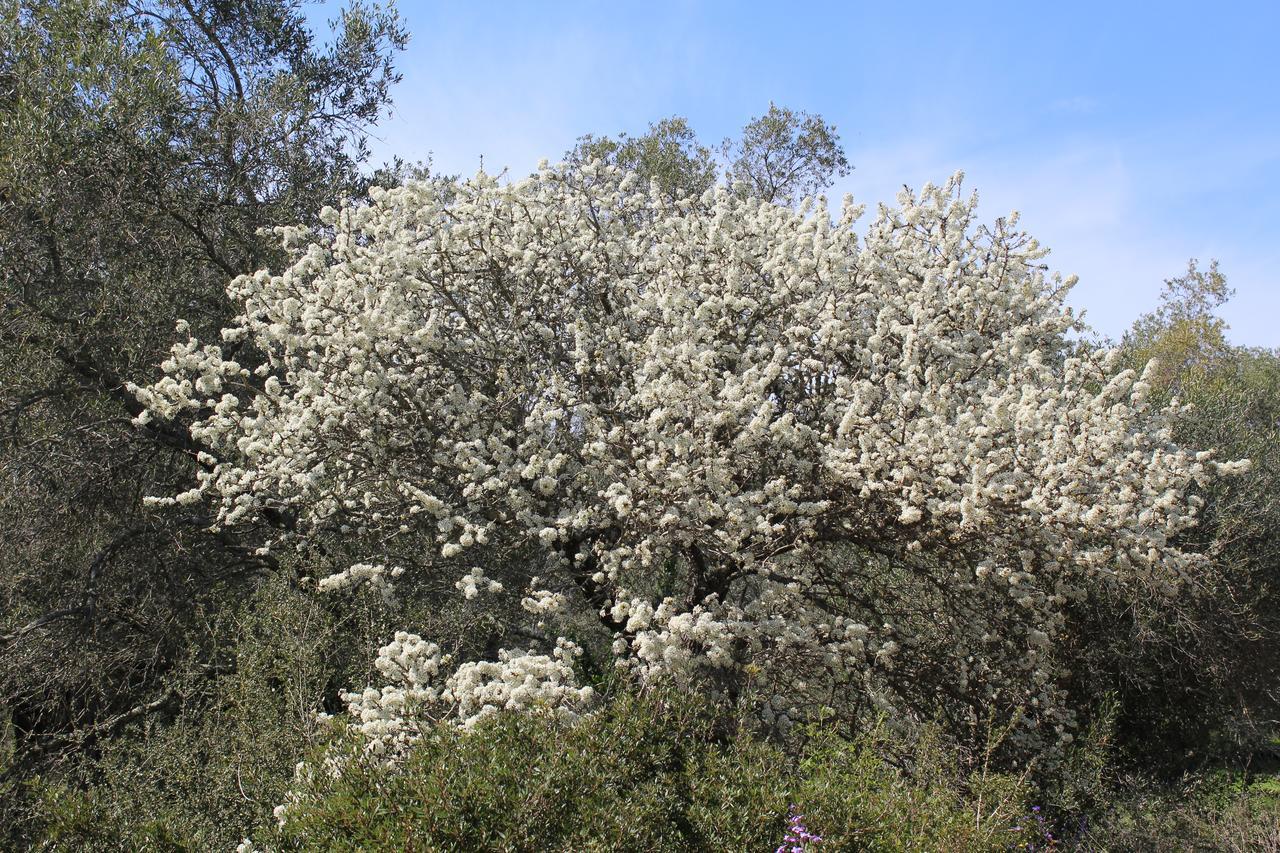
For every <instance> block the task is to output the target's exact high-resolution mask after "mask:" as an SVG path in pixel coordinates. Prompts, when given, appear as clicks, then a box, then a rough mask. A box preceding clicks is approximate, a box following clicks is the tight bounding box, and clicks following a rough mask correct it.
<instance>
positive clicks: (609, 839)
mask: <svg viewBox="0 0 1280 853" xmlns="http://www.w3.org/2000/svg"><path fill="white" fill-rule="evenodd" d="M886 746H887V744H885V743H883V742H877V734H876V733H875V732H874V731H873V732H872V733H870V734H868V735H866V736H864V737H860V738H859V739H858V740H856V741H853V742H849V741H845V740H842V739H840V738H837V737H835V736H833V735H831V734H830V733H828V732H824V731H821V730H815V731H814V732H813V733H812V735H811V736H809V737H806V738H804V740H803V746H802V747H799V748H798V750H797V751H796V752H794V753H792V752H789V751H788V750H786V749H784V748H782V747H781V746H779V745H777V744H774V743H770V742H767V741H764V740H761V739H759V738H758V737H756V736H754V735H753V734H752V733H751V732H750V731H749V730H747V729H745V728H742V727H740V726H739V725H737V724H736V723H734V722H733V721H732V717H731V716H728V715H726V714H725V713H724V709H716V708H714V707H712V706H710V705H709V704H708V703H707V702H706V701H705V700H697V699H694V698H692V697H690V696H689V695H688V694H685V693H676V692H661V693H657V694H653V695H648V696H643V697H634V696H624V697H620V698H618V699H617V700H616V701H613V702H611V703H610V704H608V705H607V707H605V708H604V709H603V710H601V711H600V712H599V713H598V714H595V715H593V716H591V717H589V718H587V719H583V720H581V721H579V722H577V723H575V724H572V725H568V726H565V725H562V724H561V723H559V722H557V721H555V720H553V719H550V718H546V717H536V716H527V715H520V716H517V715H505V716H501V717H498V718H495V719H494V720H491V721H487V722H486V723H484V724H482V725H481V726H479V727H478V728H477V729H476V730H475V731H474V732H472V733H463V732H460V731H459V730H458V729H457V728H455V727H452V726H443V725H442V726H438V727H436V728H435V729H433V730H432V732H431V733H430V734H429V735H427V736H426V737H424V738H423V739H422V740H421V741H419V743H418V744H417V746H416V747H415V749H414V751H413V752H412V754H411V755H410V757H409V758H408V759H407V761H406V762H405V763H404V765H403V766H401V767H400V768H399V769H398V771H396V772H394V773H388V772H387V770H386V769H385V767H383V765H382V764H381V763H378V762H373V763H367V762H362V761H361V760H360V759H359V758H358V755H359V749H360V744H358V743H357V744H354V745H352V747H351V748H353V749H354V750H356V757H353V758H352V763H351V764H349V765H348V769H347V771H346V772H345V773H343V774H342V775H341V776H340V777H338V778H336V779H335V778H329V777H328V776H327V775H326V774H324V773H318V774H316V775H315V776H314V777H313V782H312V783H311V785H310V786H308V788H307V790H306V795H305V797H303V798H302V800H301V802H300V804H299V805H298V806H297V807H296V808H295V809H293V810H292V811H291V812H290V813H289V818H288V821H287V823H286V824H285V829H284V832H283V834H282V835H281V836H280V837H279V838H277V837H276V836H275V835H274V834H273V833H270V832H268V833H265V834H263V836H262V838H263V840H265V841H268V842H270V843H271V844H278V845H279V846H280V847H281V848H282V849H286V850H289V849H300V850H301V849H311V848H312V847H313V846H314V844H315V843H316V839H322V838H323V839H328V841H327V842H326V843H327V844H328V845H329V846H330V848H331V849H349V850H360V849H396V850H400V849H409V850H412V849H422V850H427V849H430V850H456V851H468V850H528V851H534V850H539V851H541V850H565V851H569V850H726V851H729V850H763V849H772V848H773V847H775V846H777V844H778V843H779V842H780V841H781V839H782V838H783V836H784V835H785V833H786V822H787V815H788V809H789V806H790V805H791V804H798V805H799V807H800V808H801V810H802V811H803V812H804V814H805V816H806V823H807V825H808V827H809V828H810V829H811V830H813V831H814V832H817V833H818V834H820V835H821V836H822V837H823V839H824V843H825V844H826V845H827V846H828V847H829V848H830V849H833V850H846V849H865V850H920V849H927V850H1006V849H1008V847H1009V845H1010V844H1011V843H1017V842H1018V841H1020V840H1021V839H1022V838H1023V834H1021V833H1020V832H1019V831H1018V830H1016V829H1014V827H1016V826H1018V825H1019V823H1020V818H1021V817H1022V816H1023V814H1024V813H1025V812H1026V808H1025V806H1026V797H1027V795H1028V788H1027V785H1026V784H1025V779H1020V778H1018V777H1011V776H1003V775H998V774H994V773H990V774H988V773H983V772H982V771H981V769H978V770H976V771H974V770H970V771H969V772H964V771H962V770H961V769H960V768H959V766H958V765H959V762H958V761H957V758H956V756H955V754H954V753H951V752H950V751H948V750H943V749H940V748H933V747H931V746H929V745H925V746H923V747H922V748H917V749H916V750H915V753H914V758H913V761H912V766H911V770H910V774H905V773H903V772H902V771H900V770H899V769H897V768H895V767H893V766H891V765H889V764H887V763H886V762H885V761H884V759H883V758H882V757H881V756H882V752H883V750H884V748H885V747H886Z"/></svg>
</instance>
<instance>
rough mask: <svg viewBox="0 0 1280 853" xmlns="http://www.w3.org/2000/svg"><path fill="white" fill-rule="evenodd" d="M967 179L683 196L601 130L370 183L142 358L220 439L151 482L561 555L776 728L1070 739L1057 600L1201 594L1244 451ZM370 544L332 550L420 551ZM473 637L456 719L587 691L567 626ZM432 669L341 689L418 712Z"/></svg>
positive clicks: (277, 508)
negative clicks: (1150, 374) (531, 639)
mask: <svg viewBox="0 0 1280 853" xmlns="http://www.w3.org/2000/svg"><path fill="white" fill-rule="evenodd" d="M975 206H976V198H974V197H965V196H963V195H962V193H961V191H960V181H959V177H958V176H957V177H956V178H954V179H952V180H951V181H948V182H947V183H946V184H944V185H943V186H941V187H933V186H928V187H925V188H924V189H923V190H922V191H921V192H920V194H919V195H913V194H911V193H909V192H904V193H903V194H902V195H900V197H899V199H898V204H897V206H895V207H885V206H882V207H881V208H880V209H879V213H878V215H877V216H876V217H875V220H874V221H873V222H872V223H871V224H870V226H869V227H868V228H867V229H866V232H865V236H863V235H860V234H859V233H858V231H857V230H856V229H855V223H856V222H857V220H858V219H859V217H860V216H861V214H862V209H861V208H859V207H856V206H854V205H853V204H852V202H851V201H849V200H848V199H846V201H845V203H844V205H843V207H842V209H841V211H840V212H839V214H838V215H835V216H833V215H832V214H831V213H829V212H828V210H827V209H826V207H825V206H824V203H823V202H821V201H819V202H817V203H816V204H807V205H806V206H804V207H802V208H801V210H800V211H795V210H792V209H788V208H784V207H779V206H775V205H772V204H767V203H764V202H761V201H758V200H753V199H750V198H743V197H741V196H740V195H738V194H735V193H732V192H729V191H727V190H725V189H723V188H719V189H715V190H713V191H710V192H708V193H707V194H706V195H704V196H703V197H701V198H700V199H680V200H677V201H672V200H671V199H669V198H667V197H665V196H664V195H663V194H662V193H661V192H659V191H658V190H657V189H656V188H655V187H651V188H645V187H640V186H637V185H636V180H635V178H634V177H633V176H630V175H628V174H626V173H623V172H620V171H618V170H615V169H612V168H608V167H604V166H601V165H599V164H594V165H588V166H585V167H581V168H574V169H569V168H556V167H548V166H545V165H544V166H543V167H542V168H540V170H539V171H538V172H537V173H536V174H535V175H533V176H531V177H529V178H527V179H524V180H519V181H514V182H510V183H503V182H500V181H499V180H497V179H496V178H493V177H491V176H487V175H484V174H481V175H478V176H477V177H476V178H474V179H472V180H470V181H465V182H460V183H458V184H457V185H456V186H455V187H453V189H452V192H450V193H448V194H442V193H440V192H439V191H438V189H437V188H435V187H434V186H433V185H429V184H425V183H423V184H414V183H411V184H409V185H407V186H404V187H401V188H398V189H394V190H381V189H375V190H373V191H371V193H370V197H369V199H368V201H367V203H362V204H357V205H351V206H348V207H345V208H343V209H342V210H334V209H326V210H325V211H323V213H322V216H321V219H322V221H323V225H322V226H321V227H317V228H315V229H308V228H303V227H290V228H282V229H279V234H280V237H281V239H282V241H283V243H284V245H285V247H286V248H287V249H288V250H289V251H290V252H291V253H292V258H293V261H292V265H291V266H289V267H288V268H286V269H284V270H282V271H280V272H279V273H274V274H273V273H270V272H267V271H261V272H257V273H255V274H253V275H247V276H242V277H240V278H238V279H236V280H235V281H234V282H233V283H232V284H231V285H230V288H229V293H230V295H231V297H232V298H233V299H234V300H235V302H236V304H238V305H239V306H240V309H241V313H240V315H239V316H238V317H237V318H236V319H235V321H234V322H233V324H232V325H230V326H229V327H227V328H226V329H224V330H223V331H222V340H221V341H199V340H196V339H194V338H191V339H189V340H185V341H182V342H179V343H178V344H176V345H175V346H174V348H173V353H172V356H171V357H170V358H169V359H168V360H167V361H166V362H165V363H164V365H163V367H164V371H165V376H164V377H163V378H162V379H161V380H160V381H158V382H156V383H154V384H152V385H150V386H148V387H143V388H135V389H134V391H135V393H136V394H137V395H138V397H139V399H141V400H142V401H143V402H144V403H145V405H146V406H147V412H146V413H144V415H143V417H158V418H185V419H186V422H188V423H189V428H190V433H191V436H192V437H193V438H194V439H195V440H197V441H198V442H200V443H202V444H203V446H204V447H205V448H206V452H204V453H202V454H201V457H200V461H201V462H202V464H203V469H202V470H201V472H200V473H199V475H198V481H197V482H196V483H195V484H194V486H193V488H192V489H191V490H190V491H187V492H184V493H182V494H178V495H176V496H172V497H158V498H153V499H152V501H153V502H155V503H162V504H163V503H179V504H188V503H195V502H199V501H203V502H206V503H207V504H208V505H209V506H210V507H211V508H212V510H213V511H214V512H215V514H216V519H217V524H218V525H221V526H233V525H237V524H242V523H245V522H248V521H252V520H255V519H257V518H259V517H260V516H262V515H263V514H267V513H272V514H275V515H276V516H278V517H283V518H287V519H289V525H288V532H287V533H285V534H282V535H281V542H284V541H286V540H289V539H291V538H292V539H295V540H302V541H305V540H306V539H307V538H308V537H314V536H328V535H337V536H342V537H346V538H348V539H350V540H352V541H357V542H359V543H361V547H363V548H365V549H367V550H368V551H369V552H372V553H377V552H379V549H381V551H383V552H392V551H395V552H396V553H398V554H403V553H405V552H414V553H418V554H419V555H421V556H420V558H418V559H417V560H416V562H415V563H414V564H413V565H407V564H406V565H405V566H404V574H405V576H406V579H407V578H409V577H411V576H417V577H430V578H440V579H444V580H445V581H446V583H448V582H454V581H456V580H457V579H458V578H459V577H461V578H462V580H461V581H457V583H458V589H459V590H460V591H462V592H463V593H464V594H465V595H466V596H467V597H468V598H476V599H477V601H476V603H477V604H482V603H483V602H484V601H485V597H484V596H481V593H484V594H485V596H487V595H490V594H492V595H502V594H503V592H502V590H501V585H500V584H498V587H499V588H498V589H494V586H493V585H492V584H491V583H490V581H489V580H488V579H487V578H486V577H485V575H484V573H483V572H482V571H478V570H475V569H474V567H475V566H476V565H483V564H485V563H486V561H489V560H493V561H497V560H500V559H502V555H504V554H515V553H519V554H528V553H535V554H538V555H540V557H539V558H538V560H539V562H538V565H536V566H535V567H534V571H536V572H538V573H539V574H540V578H539V580H538V582H537V583H538V587H539V588H538V589H532V588H531V589H530V590H528V594H527V595H525V596H524V598H523V604H524V608H525V610H527V611H528V612H529V615H530V616H531V617H532V618H534V619H537V620H539V621H540V622H542V623H544V624H554V622H555V620H557V619H562V618H567V616H566V614H568V613H577V614H582V613H587V614H591V615H592V616H593V618H595V619H596V620H597V621H598V623H599V624H600V625H601V626H602V627H603V630H604V631H606V632H607V633H608V639H609V640H611V641H612V650H613V653H614V655H615V657H616V661H617V664H618V666H619V667H620V668H622V669H624V670H627V671H629V672H632V673H633V674H634V675H635V677H636V678H639V679H653V678H671V679H676V680H689V681H696V682H697V683H700V684H703V685H710V686H714V687H715V688H716V689H719V690H723V691H726V692H727V693H729V694H730V695H733V696H746V695H750V696H757V697H764V699H763V701H761V702H760V706H761V709H762V710H761V713H762V715H764V717H765V718H766V719H767V720H769V721H770V722H774V723H776V724H778V725H779V726H781V727H784V728H785V726H786V725H787V724H789V722H791V721H793V720H794V719H796V718H797V717H804V716H806V715H808V714H810V713H812V712H813V711H814V710H816V709H818V708H826V709H829V711H833V712H835V713H836V714H839V715H842V716H846V717H849V718H855V717H857V716H858V715H860V714H864V713H877V714H880V713H883V714H887V715H888V718H889V719H890V720H894V721H899V722H903V723H907V722H911V721H913V720H922V719H934V718H939V717H940V718H941V719H943V720H944V721H945V722H946V723H947V724H948V725H950V726H951V727H952V728H953V729H955V730H963V729H965V727H970V728H972V727H976V726H979V725H980V724H981V723H982V721H983V720H984V719H986V717H987V716H988V715H989V714H990V713H993V712H995V713H998V714H1000V715H1001V716H1002V717H1008V716H1009V715H1015V716H1019V717H1020V718H1021V719H1022V720H1023V721H1024V723H1023V725H1022V727H1021V729H1020V732H1019V734H1018V735H1017V737H1015V738H1014V739H1013V742H1018V738H1021V739H1022V741H1021V742H1024V743H1029V744H1033V745H1034V744H1043V743H1046V742H1050V743H1052V742H1060V741H1061V740H1065V739H1068V738H1069V737H1070V729H1071V726H1072V713H1071V705H1070V703H1069V701H1068V698H1069V697H1067V696H1066V695H1065V693H1064V683H1065V681H1066V679H1067V678H1068V677H1069V675H1070V673H1069V672H1068V671H1067V664H1066V663H1065V662H1064V661H1065V658H1064V656H1063V654H1062V653H1061V652H1060V649H1059V638H1060V636H1061V635H1062V633H1063V631H1064V629H1065V625H1066V613H1067V611H1068V608H1069V606H1070V604H1071V603H1072V602H1074V601H1078V600H1080V599H1082V598H1083V597H1085V596H1086V595H1087V594H1088V592H1089V590H1090V589H1093V588H1095V587H1098V586H1105V587H1107V588H1108V589H1110V590H1112V592H1113V594H1121V595H1133V596H1143V597H1159V596H1167V595H1171V594H1173V593H1174V592H1176V590H1177V589H1178V587H1179V586H1180V585H1181V584H1182V583H1184V581H1185V580H1186V579H1187V578H1189V577H1191V576H1193V575H1194V574H1195V572H1196V571H1197V567H1198V566H1199V564H1200V560H1201V559H1202V558H1201V557H1199V556H1197V555H1196V554H1192V553H1185V552H1183V551H1181V550H1179V549H1178V548H1177V547H1176V545H1175V540H1176V537H1177V536H1178V535H1179V534H1180V533H1181V532H1182V531H1184V530H1186V529H1187V528H1188V527H1189V526H1191V525H1193V524H1194V523H1195V520H1196V512H1197V507H1198V505H1199V504H1198V499H1197V498H1196V497H1195V495H1194V494H1193V492H1194V489H1193V484H1195V483H1196V482H1197V481H1201V480H1204V479H1205V478H1208V477H1211V476H1215V475H1217V474H1218V473H1221V472H1222V471H1223V470H1233V469H1234V468H1235V467H1237V465H1236V463H1228V464H1219V463H1215V462H1213V461H1212V460H1211V458H1210V455H1209V454H1208V453H1195V452H1191V451H1188V450H1184V449H1182V448H1179V447H1177V446H1175V445H1174V444H1173V443H1172V440H1171V436H1170V427H1169V423H1170V422H1169V415H1170V411H1168V410H1153V409H1152V408H1151V407H1149V405H1148V402H1147V394H1148V386H1147V383H1146V382H1145V381H1144V379H1143V378H1141V377H1139V376H1137V375H1135V374H1134V373H1133V372H1132V371H1117V369H1116V357H1115V355H1114V354H1113V353H1108V352H1102V351H1092V350H1089V349H1088V348H1087V347H1084V346H1083V345H1080V344H1079V343H1077V342H1075V341H1074V340H1073V337H1072V333H1073V331H1074V330H1075V329H1076V322H1075V320H1074V318H1073V317H1072V315H1071V313H1070V311H1069V310H1068V309H1067V308H1065V307H1064V304H1063V297H1064V294H1065V293H1066V291H1067V289H1068V288H1069V286H1070V284H1071V282H1070V281H1062V280H1060V279H1058V278H1052V279H1050V278H1047V277H1046V275H1045V272H1044V267H1043V265H1042V264H1041V261H1042V259H1043V258H1044V256H1045V254H1046V253H1045V250H1043V249H1042V248H1041V247H1040V246H1039V245H1038V244H1037V243H1036V242H1035V241H1034V240H1032V239H1031V238H1030V237H1028V236H1027V235H1025V234H1024V233H1022V232H1020V231H1018V230H1017V228H1016V217H1015V218H1013V219H1010V220H998V221H997V222H996V223H995V224H994V225H992V226H984V225H980V224H979V223H978V222H977V221H976V219H975V213H974V211H975ZM234 353H255V356H254V361H253V363H252V364H249V363H245V364H242V363H240V362H239V361H238V360H237V359H236V358H234V357H233V354H234ZM245 358H246V360H247V358H248V357H247V356H245ZM1240 464H1243V463H1240ZM279 544H280V543H269V546H270V547H277V546H278V545H279ZM399 560H400V558H399V557H397V561H398V562H399ZM362 565H364V566H365V567H366V568H359V567H352V569H350V570H348V571H347V572H346V575H345V577H343V578H340V579H337V580H329V581H322V582H321V583H322V585H323V584H326V583H327V584H328V585H330V586H341V585H342V584H343V583H346V582H347V581H348V580H350V579H353V578H356V577H357V576H368V577H369V578H370V579H371V580H373V581H374V582H375V583H377V584H379V588H383V585H387V584H389V583H390V582H391V578H392V577H393V576H394V575H395V574H396V573H395V572H393V571H391V570H388V569H381V568H376V570H375V568H374V567H373V564H362ZM358 568H359V571H357V569H358ZM397 642H407V641H400V640H397ZM414 642H418V641H417V640H414ZM426 648H430V647H429V646H428V647H426ZM384 651H385V650H384ZM432 654H434V653H432ZM432 654H427V655H426V656H425V658H422V659H423V660H426V661H434V660H435V658H434V657H433V656H432ZM415 660H418V658H415ZM471 666H473V669H471V670H468V671H467V673H466V674H465V675H464V674H463V672H462V670H459V671H458V672H457V673H455V675H454V676H453V679H454V682H455V685H461V684H463V683H465V684H467V685H468V686H467V687H466V696H467V697H471V698H458V697H455V699H456V701H457V702H458V704H459V709H460V710H459V713H460V715H461V717H462V718H464V719H473V718H475V717H476V716H480V715H483V713H484V709H485V708H488V707H494V708H496V707H503V706H506V705H507V704H509V703H510V702H511V701H513V699H512V697H514V696H515V695H516V693H518V692H519V691H520V690H521V689H523V688H521V687H519V686H515V687H513V686H512V685H515V684H517V683H518V684H519V685H524V687H525V688H527V690H528V692H529V698H530V701H536V697H537V696H539V695H541V694H540V693H539V691H543V690H547V689H552V691H553V692H554V690H555V689H559V688H548V687H547V686H546V685H554V684H560V685H563V686H564V689H566V690H570V689H573V688H569V687H568V685H569V684H571V681H570V680H569V677H568V675H567V670H566V669H565V668H564V667H566V666H567V662H566V660H565V659H564V657H563V655H561V656H556V657H545V656H543V657H542V658H541V659H540V660H539V662H537V663H536V664H535V663H534V662H533V658H532V657H528V656H526V657H524V658H518V657H517V658H511V657H504V659H503V660H501V661H499V662H497V663H493V662H488V663H480V662H477V663H474V664H472V665H471ZM405 671H406V672H408V671H409V670H405ZM397 673H399V670H397ZM420 676H421V677H423V678H426V676H430V678H426V680H422V681H419V680H415V679H418V678H419V677H420ZM435 676H436V671H435V670H434V669H432V668H431V667H429V666H428V667H427V668H426V669H423V670H422V671H421V672H419V673H418V675H415V676H414V677H413V678H410V679H408V680H405V678H402V677H400V675H397V678H398V679H399V682H400V683H395V682H396V679H390V680H391V681H392V682H393V684H392V686H391V687H390V688H388V689H390V690H391V691H392V692H390V693H388V692H387V689H384V690H381V691H379V690H376V689H375V690H373V691H372V692H368V691H366V693H364V694H360V695H359V696H357V697H355V698H354V699H352V698H351V697H349V698H348V701H349V702H351V703H352V714H353V715H354V716H356V717H358V718H359V719H360V720H362V721H363V722H362V723H361V724H362V725H377V726H382V727H384V728H385V729H386V731H385V732H383V731H382V729H379V732H378V733H377V736H379V737H383V736H386V737H390V738H395V737H399V736H400V734H401V730H400V729H398V728H397V725H398V723H395V722H394V720H395V719H396V710H397V709H398V708H399V707H400V704H402V703H405V702H409V701H410V700H412V701H422V702H425V703H428V704H429V703H432V702H436V701H438V699H439V697H438V696H436V695H435V694H434V693H433V691H434V690H435V689H436V688H435V687H433V686H427V685H428V684H430V683H432V682H431V679H433V678H435ZM530 678H532V681H531V682H530V681H529V679H530ZM482 685H483V687H482ZM397 691H401V692H397ZM414 691H419V692H422V691H425V692H422V695H418V693H415V692H414ZM752 691H754V692H752ZM366 697H368V698H367V699H366ZM556 701H559V700H558V699H557V700H556ZM516 704H523V700H521V701H519V702H517V703H516ZM366 716H368V717H369V719H368V720H365V717H366ZM1046 739H1047V740H1046Z"/></svg>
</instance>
